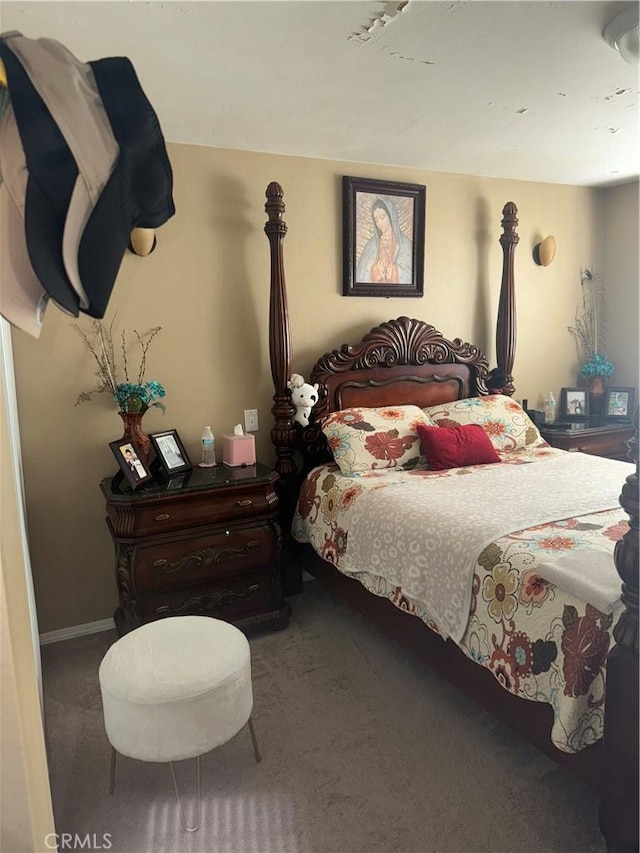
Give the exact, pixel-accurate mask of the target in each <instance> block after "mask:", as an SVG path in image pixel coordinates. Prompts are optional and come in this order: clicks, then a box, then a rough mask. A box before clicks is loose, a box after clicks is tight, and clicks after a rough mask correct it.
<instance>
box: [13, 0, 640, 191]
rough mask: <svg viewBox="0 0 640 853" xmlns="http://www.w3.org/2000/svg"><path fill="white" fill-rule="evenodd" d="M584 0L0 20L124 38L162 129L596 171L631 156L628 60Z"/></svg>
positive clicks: (369, 156)
mask: <svg viewBox="0 0 640 853" xmlns="http://www.w3.org/2000/svg"><path fill="white" fill-rule="evenodd" d="M628 5H629V3H616V2H597V0H587V2H582V0H561V2H547V0H516V2H512V0H495V2H488V1H487V2H484V0H449V2H439V0H409V2H406V0H405V2H397V0H394V2H379V0H355V1H354V2H332V0H278V2H275V0H258V2H253V1H252V0H227V2H220V0H215V2H204V0H203V2H192V3H168V2H159V0H156V2H142V0H138V2H116V0H112V2H84V1H83V2H56V0H49V2H21V3H20V2H11V0H3V2H2V4H1V7H0V25H1V28H2V30H3V31H7V30H11V29H17V30H20V31H21V32H22V33H23V34H24V35H26V36H30V37H32V38H37V37H40V36H48V37H50V38H55V39H58V40H59V41H61V42H62V43H63V44H65V45H66V46H67V47H68V48H69V49H70V50H71V51H72V52H73V53H74V54H75V55H76V56H77V57H78V58H79V59H82V60H85V61H88V60H90V59H98V58H100V57H103V56H116V55H124V56H128V57H129V58H130V59H131V61H132V62H133V64H134V66H135V68H136V70H137V72H138V76H139V78H140V80H141V83H142V86H143V88H144V89H145V92H146V93H147V95H148V97H149V99H150V101H151V103H152V104H153V105H154V107H155V110H156V112H157V113H158V116H159V118H160V123H161V125H162V128H163V132H164V135H165V138H166V139H167V140H170V141H175V142H186V143H195V144H199V145H209V146H215V147H222V148H239V149H244V150H249V151H266V152H272V153H279V154H291V155H298V156H308V157H320V158H327V159H331V160H347V161H355V162H366V163H378V164H390V165H398V166H409V167H412V168H416V169H426V170H434V171H439V172H457V173H461V174H467V175H483V176H488V177H502V178H514V179H520V180H528V181H542V182H548V183H564V184H578V185H587V186H606V185H608V184H612V183H620V182H623V181H625V180H628V179H630V178H632V177H634V176H637V175H638V174H639V172H640V145H639V141H640V135H639V122H638V90H639V81H638V69H637V68H634V67H632V66H630V65H627V64H626V63H625V62H624V61H623V60H622V59H621V57H620V56H619V55H618V54H617V53H616V52H615V51H614V50H612V49H611V47H609V46H608V45H607V43H606V42H605V41H604V40H603V38H602V30H603V29H604V27H605V25H606V24H607V23H608V21H609V20H610V19H611V17H613V15H614V14H615V13H616V11H618V10H619V9H620V8H623V7H625V6H628Z"/></svg>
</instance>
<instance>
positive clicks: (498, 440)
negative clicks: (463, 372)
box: [423, 394, 546, 451]
mask: <svg viewBox="0 0 640 853" xmlns="http://www.w3.org/2000/svg"><path fill="white" fill-rule="evenodd" d="M423 411H424V412H425V414H427V415H429V416H430V417H431V418H432V419H433V420H434V422H435V423H436V424H438V426H455V425H456V424H478V425H479V426H481V427H482V428H483V429H484V431H485V432H486V433H487V435H488V436H489V438H490V439H491V443H492V444H493V446H494V448H495V450H501V451H509V450H521V449H522V448H524V447H538V446H540V445H544V444H546V442H545V440H544V439H543V438H542V436H541V435H540V432H539V430H538V427H537V426H536V425H535V424H534V423H533V421H532V420H531V418H530V417H529V416H528V415H527V413H526V412H525V411H524V409H523V408H522V406H521V405H520V404H519V403H516V401H515V400H512V399H511V397H505V396H504V395H502V394H489V395H488V396H486V397H468V398H467V399H465V400H456V401H455V402H453V403H442V404H440V405H438V406H428V407H427V408H426V409H423Z"/></svg>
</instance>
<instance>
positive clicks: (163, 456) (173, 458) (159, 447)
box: [149, 429, 193, 477]
mask: <svg viewBox="0 0 640 853" xmlns="http://www.w3.org/2000/svg"><path fill="white" fill-rule="evenodd" d="M149 438H150V439H151V444H152V445H153V449H154V450H155V452H156V459H157V460H158V461H159V463H160V465H161V466H162V471H163V472H164V474H165V475H166V476H167V477H173V476H174V475H176V474H181V473H183V472H186V471H190V470H191V468H192V467H193V466H192V465H191V461H190V460H189V457H188V455H187V451H186V450H185V447H184V444H183V443H182V441H181V440H180V436H179V435H178V431H177V430H175V429H167V430H164V431H163V432H154V433H152V434H151V435H150V436H149Z"/></svg>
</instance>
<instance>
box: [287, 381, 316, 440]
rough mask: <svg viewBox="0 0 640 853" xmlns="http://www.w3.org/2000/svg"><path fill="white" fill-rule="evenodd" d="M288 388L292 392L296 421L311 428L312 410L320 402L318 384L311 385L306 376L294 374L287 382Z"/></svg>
mask: <svg viewBox="0 0 640 853" xmlns="http://www.w3.org/2000/svg"><path fill="white" fill-rule="evenodd" d="M287 388H288V389H289V390H290V391H291V402H292V403H293V405H294V406H295V409H296V413H295V415H294V416H293V419H294V421H297V423H299V424H301V425H302V426H303V427H306V426H309V415H310V414H311V409H312V408H313V406H315V404H316V403H317V402H318V383H317V382H316V384H315V385H310V384H309V383H308V382H305V381H304V376H300V374H299V373H294V374H293V375H292V376H291V379H290V380H289V381H288V382H287Z"/></svg>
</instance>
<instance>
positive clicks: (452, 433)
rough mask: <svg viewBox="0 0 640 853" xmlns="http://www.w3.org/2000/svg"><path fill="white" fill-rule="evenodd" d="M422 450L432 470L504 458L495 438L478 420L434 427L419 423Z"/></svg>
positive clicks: (482, 463)
mask: <svg viewBox="0 0 640 853" xmlns="http://www.w3.org/2000/svg"><path fill="white" fill-rule="evenodd" d="M417 429H418V435H419V436H420V444H421V447H422V452H423V453H424V455H425V456H426V457H427V462H428V464H429V468H431V470H432V471H444V470H445V469H446V468H463V467H466V466H467V465H488V464H489V463H491V462H500V457H499V456H498V454H497V453H496V451H495V449H494V447H493V444H491V439H490V438H489V436H488V435H487V434H486V432H485V431H484V430H483V429H482V427H481V426H479V425H478V424H458V425H457V426H453V427H430V426H423V425H422V424H418V427H417Z"/></svg>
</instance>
